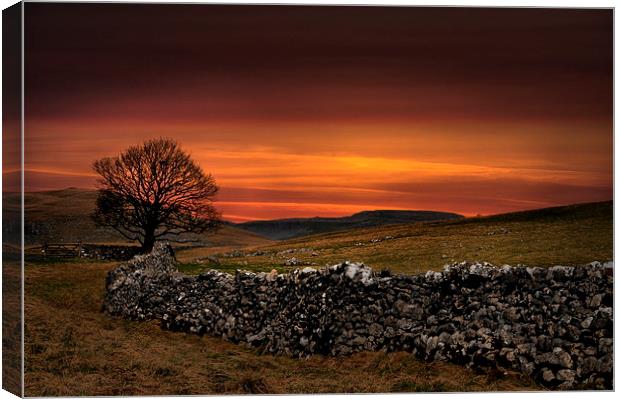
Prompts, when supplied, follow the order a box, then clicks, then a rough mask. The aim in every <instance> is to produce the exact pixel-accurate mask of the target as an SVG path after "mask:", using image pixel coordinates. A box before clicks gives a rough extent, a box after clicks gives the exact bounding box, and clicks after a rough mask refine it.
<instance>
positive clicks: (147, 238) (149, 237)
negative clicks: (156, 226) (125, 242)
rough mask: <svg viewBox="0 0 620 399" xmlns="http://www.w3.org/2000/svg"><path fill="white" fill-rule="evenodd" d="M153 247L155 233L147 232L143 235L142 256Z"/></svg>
mask: <svg viewBox="0 0 620 399" xmlns="http://www.w3.org/2000/svg"><path fill="white" fill-rule="evenodd" d="M154 246H155V231H152V232H150V231H147V232H146V233H145V234H144V241H143V242H142V249H141V252H142V253H143V254H146V253H149V252H151V251H152V250H153V247H154Z"/></svg>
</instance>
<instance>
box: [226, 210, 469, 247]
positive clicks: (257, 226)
mask: <svg viewBox="0 0 620 399" xmlns="http://www.w3.org/2000/svg"><path fill="white" fill-rule="evenodd" d="M462 218H463V216H462V215H458V214H456V213H448V212H434V211H398V210H378V211H364V212H358V213H356V214H354V215H351V216H344V217H335V218H323V217H314V218H296V219H276V220H257V221H252V222H246V223H239V224H237V225H236V226H237V227H240V228H242V229H244V230H248V231H251V232H254V233H257V234H260V235H262V236H264V237H267V238H270V239H274V240H283V239H288V238H295V237H302V236H307V235H311V234H320V233H330V232H334V231H344V230H350V229H355V228H362V227H376V226H386V225H394V224H403V223H414V222H428V221H439V220H453V219H462Z"/></svg>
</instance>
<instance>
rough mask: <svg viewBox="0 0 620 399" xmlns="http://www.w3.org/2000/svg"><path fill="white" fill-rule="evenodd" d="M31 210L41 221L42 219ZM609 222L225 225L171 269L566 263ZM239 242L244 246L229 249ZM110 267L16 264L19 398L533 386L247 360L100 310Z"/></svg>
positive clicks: (434, 366) (417, 368) (388, 366)
mask: <svg viewBox="0 0 620 399" xmlns="http://www.w3.org/2000/svg"><path fill="white" fill-rule="evenodd" d="M35 200H36V201H39V202H38V204H39V205H38V206H39V207H41V206H42V204H44V205H45V206H44V208H45V207H47V208H50V207H51V208H57V209H58V207H60V206H62V201H61V202H57V201H56V199H55V198H49V197H45V196H41V197H38V198H35V199H32V200H31V201H32V202H30V205H32V204H34V203H35ZM48 201H49V202H48ZM78 203H79V202H78ZM83 204H87V201H84V202H83ZM32 214H33V215H35V216H36V215H37V213H36V212H33V213H32ZM41 215H42V220H44V219H45V215H46V213H45V212H43V213H42V214H41ZM612 225H613V205H612V203H611V202H605V203H596V204H583V205H575V206H570V207H560V208H551V209H545V210H537V211H531V212H520V213H514V214H506V215H498V216H492V217H484V218H470V219H464V220H459V221H447V222H433V223H416V224H410V225H399V226H389V227H375V228H367V229H354V230H349V231H346V232H338V233H330V234H321V235H314V236H309V237H304V238H298V239H293V240H288V241H282V242H270V241H267V240H264V239H262V238H260V237H257V236H255V235H250V236H248V235H241V233H240V232H239V231H238V230H237V229H234V228H230V229H224V230H222V232H221V233H220V234H219V235H217V236H216V237H213V238H211V240H212V246H211V247H207V248H192V249H187V250H182V251H179V252H178V253H177V257H178V258H179V259H180V260H181V261H182V262H183V263H182V264H181V269H182V270H184V271H186V272H190V273H197V272H199V271H201V270H204V269H207V268H219V269H222V270H229V271H232V270H234V269H237V268H241V269H251V270H266V271H268V270H271V269H272V268H274V267H275V268H276V269H279V270H287V269H292V268H294V267H304V265H303V264H298V265H297V266H292V265H289V266H285V265H284V263H285V262H286V261H287V260H288V261H290V259H291V258H293V257H294V258H296V259H297V260H298V262H300V263H304V262H305V263H312V264H316V265H318V266H320V265H323V264H333V263H337V262H341V261H343V260H354V261H363V262H365V263H366V264H368V265H371V266H373V267H374V268H376V269H379V268H384V267H386V268H390V269H392V270H394V271H397V272H407V273H413V272H418V271H426V270H428V269H438V268H440V267H441V266H442V265H443V264H445V263H448V262H451V261H458V260H465V259H467V260H486V261H490V262H493V263H496V264H502V263H510V264H516V263H525V264H530V265H543V266H544V265H554V264H568V265H570V264H580V263H586V262H590V261H593V260H609V259H611V258H612V256H613V246H612V245H613V232H612ZM243 233H247V232H243ZM248 234H249V233H248ZM240 237H241V238H240ZM218 240H219V241H218ZM231 243H232V244H234V245H231ZM240 247H245V248H244V249H243V251H239V248H240ZM233 249H235V251H233ZM214 253H218V256H217V257H218V259H219V262H220V264H219V265H217V264H215V263H214V262H212V261H206V260H205V257H206V256H207V255H211V254H214ZM246 255H251V256H246ZM116 266H117V263H114V262H96V261H92V262H85V261H83V260H73V261H72V260H69V261H62V262H54V263H45V262H37V263H31V262H29V263H27V264H26V271H25V274H26V282H25V290H26V299H25V307H26V309H25V314H26V324H25V351H26V364H25V371H26V374H25V384H26V395H28V396H45V395H71V396H73V395H90V396H94V395H153V394H177V395H178V394H198V393H201V394H218V393H219V394H221V393H320V392H419V391H424V392H428V391H478V390H490V391H505V390H509V391H514V390H538V389H541V387H539V386H536V385H535V384H533V383H532V382H531V380H529V379H528V378H526V377H523V376H521V375H519V374H518V373H514V372H510V371H503V370H502V371H497V372H488V371H483V372H476V371H473V370H469V369H466V368H464V367H462V366H457V365H452V364H447V363H442V362H430V363H429V362H422V361H419V360H416V359H415V358H414V357H413V356H412V355H410V354H407V353H403V352H399V353H390V354H385V353H381V352H379V353H368V352H366V353H357V354H355V355H352V356H349V357H346V358H344V359H343V358H329V357H322V356H312V357H311V358H309V359H304V360H299V359H290V358H286V357H273V356H265V355H259V354H258V353H257V352H255V351H254V350H253V349H249V348H246V347H244V346H241V345H234V344H231V343H227V342H224V341H222V340H219V339H216V338H211V337H199V336H196V335H188V334H183V333H175V332H170V331H163V330H161V329H160V328H159V327H158V325H157V324H156V323H155V322H132V321H128V320H121V319H116V318H112V317H109V316H107V315H105V314H102V313H101V312H100V309H101V303H102V301H103V289H104V284H103V282H104V280H105V275H106V273H107V271H108V270H110V269H112V268H114V267H116Z"/></svg>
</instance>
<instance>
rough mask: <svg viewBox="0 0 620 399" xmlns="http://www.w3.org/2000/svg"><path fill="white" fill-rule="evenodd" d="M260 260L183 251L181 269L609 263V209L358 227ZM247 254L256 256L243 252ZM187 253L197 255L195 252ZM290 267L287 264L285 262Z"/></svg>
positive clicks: (270, 251)
mask: <svg viewBox="0 0 620 399" xmlns="http://www.w3.org/2000/svg"><path fill="white" fill-rule="evenodd" d="M258 249H259V250H260V251H261V252H262V254H260V253H261V252H259V254H260V255H258V256H242V257H229V256H227V254H225V253H221V254H219V256H218V259H219V260H220V262H221V265H219V266H217V265H213V264H209V265H201V264H199V263H197V262H195V259H192V257H191V256H186V255H185V254H183V253H181V254H180V258H181V259H182V260H183V261H184V262H185V263H186V266H185V267H186V269H187V270H192V271H199V270H202V269H204V268H207V267H216V268H220V269H223V270H234V269H237V268H240V269H249V270H261V271H269V270H271V269H272V268H276V269H278V270H286V269H291V268H294V267H295V266H286V265H285V262H286V261H287V260H289V261H290V260H291V258H296V259H297V260H298V261H299V265H298V266H297V267H303V265H304V264H315V265H317V266H323V265H325V264H334V263H338V262H342V261H344V260H351V261H360V262H364V263H366V264H367V265H370V266H372V267H373V268H375V269H381V268H389V269H391V270H393V271H395V272H403V273H415V272H421V271H426V270H429V269H434V270H438V269H440V268H441V267H442V266H443V265H444V264H446V263H449V262H454V261H463V260H469V261H474V260H479V261H488V262H492V263H495V264H499V265H501V264H512V265H515V264H526V265H536V266H551V265H557V264H562V265H575V264H584V263H589V262H592V261H594V260H599V261H606V260H611V259H612V258H613V203H612V202H602V203H593V204H581V205H571V206H566V207H557V208H548V209H541V210H535V211H527V212H518V213H510V214H504V215H496V216H490V217H478V218H468V219H463V220H458V221H446V222H433V223H416V224H410V225H400V226H389V227H378V228H368V229H355V230H349V231H346V232H338V233H330V234H321V235H314V236H308V237H303V238H297V239H293V240H288V241H282V242H277V243H274V244H270V245H266V246H260V247H258ZM246 252H247V253H249V254H252V253H253V252H255V250H251V251H246ZM192 255H194V256H197V257H199V256H200V251H199V250H198V251H195V252H194V253H193V254H192ZM289 263H290V262H289Z"/></svg>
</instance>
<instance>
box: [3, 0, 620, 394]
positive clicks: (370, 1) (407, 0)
mask: <svg viewBox="0 0 620 399" xmlns="http://www.w3.org/2000/svg"><path fill="white" fill-rule="evenodd" d="M36 1H37V0H31V2H36ZM39 2H41V1H39ZM45 2H49V1H45ZM64 2H85V3H101V2H107V3H122V2H123V1H70V0H69V1H64ZM128 2H131V3H180V4H304V5H376V6H470V7H561V8H584V7H586V8H612V7H615V1H600V0H591V1H575V0H572V1H570V0H569V1H566V0H564V1H558V0H556V1H549V0H540V1H531V0H530V1H507V0H505V1H497V0H495V1H493V0H477V1H475V2H472V1H466V0H465V1H464V0H450V1H441V0H436V1H411V0H387V1H381V0H357V1H355V0H331V1H330V0H323V1H320V0H305V1H303V0H285V1H264V0H245V1H240V0H230V1H182V0H180V1H175V0H172V1H171V0H150V1H139V0H138V1H128ZM15 3H16V1H11V0H0V5H1V6H2V8H3V9H4V8H6V7H9V6H11V5H13V4H15ZM22 20H23V14H22ZM22 22H23V21H22ZM614 26H615V15H614ZM0 31H1V30H0ZM22 35H23V32H22ZM617 38H618V37H617V32H616V30H615V29H614V54H615V50H616V45H617V43H618V40H617ZM22 49H23V41H22ZM22 57H23V51H22ZM0 68H1V67H0ZM22 68H23V58H22ZM0 70H1V69H0ZM22 72H23V71H22ZM615 72H616V64H615V58H614V77H615V75H616V73H615ZM23 87H24V82H23V75H22V90H23ZM616 88H617V82H616V80H615V79H614V94H615V92H616ZM614 98H615V96H614ZM0 110H1V106H0ZM23 112H24V108H23V97H22V117H23ZM617 115H618V113H617V108H616V104H615V101H614V121H615V119H616V116H617ZM23 122H24V121H23V120H22V163H23V161H24V158H23V145H24V143H23V140H24V134H23V128H24V123H23ZM614 138H615V129H614ZM617 146H618V142H617V141H616V140H614V154H615V153H616V149H617ZM1 149H2V142H1V140H0V154H1ZM0 156H1V155H0ZM619 169H620V168H619V167H618V165H617V164H616V163H615V159H614V176H617V175H618V171H619ZM23 178H24V176H23V164H22V192H23V183H24V180H23ZM1 183H2V176H1V174H0V186H1ZM617 189H618V188H617V186H616V184H615V179H614V198H615V197H616V195H615V194H616V190H617ZM22 201H23V196H22ZM614 209H615V208H614ZM0 217H1V210H0ZM22 220H23V204H22ZM619 231H620V227H619V226H618V225H617V224H616V223H615V211H614V253H615V251H616V250H617V246H616V240H615V237H617V234H618V232H619ZM1 238H2V232H1V230H0V240H1ZM22 240H23V225H22ZM0 256H1V255H0ZM22 256H23V254H22ZM0 280H1V273H0ZM614 291H615V292H617V291H616V285H614ZM22 292H23V269H22ZM614 297H615V303H614V307H615V309H618V303H619V300H618V295H614ZM22 301H23V297H22ZM1 307H2V304H1V301H0V313H1V309H2V308H1ZM614 313H615V312H614ZM22 317H23V303H22ZM614 328H615V329H616V330H615V331H617V328H618V323H617V320H616V322H615V323H614ZM0 334H1V331H0ZM617 347H618V345H614V352H615V353H614V359H618V356H617V355H618V351H617ZM22 349H23V326H22ZM616 366H617V361H614V381H616V378H615V376H616ZM23 367H24V363H23V361H22V378H23ZM0 378H1V377H0ZM616 384H617V382H616ZM413 395H414V394H382V395H380V396H381V397H384V398H403V397H413ZM432 395H433V398H435V397H438V398H448V397H449V398H470V397H472V395H482V396H483V397H485V398H495V397H501V398H533V397H535V396H534V395H544V397H545V398H559V397H570V398H588V399H590V398H591V397H592V396H596V397H603V398H607V397H609V398H611V397H615V396H616V394H615V393H613V392H544V393H543V392H532V393H473V394H452V393H445V394H444V393H433V394H432ZM612 395H613V396H612ZM283 396H284V397H289V396H290V397H292V396H295V397H306V396H311V395H277V396H276V395H263V397H266V398H277V397H283ZM321 396H322V397H325V398H336V397H341V396H342V395H321ZM370 396H377V395H370ZM13 397H14V396H13V395H11V394H10V393H8V392H6V391H0V399H4V398H13ZM182 397H184V396H170V398H182ZM195 397H206V396H195ZM226 397H227V398H247V397H248V396H247V395H244V396H230V395H226Z"/></svg>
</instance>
